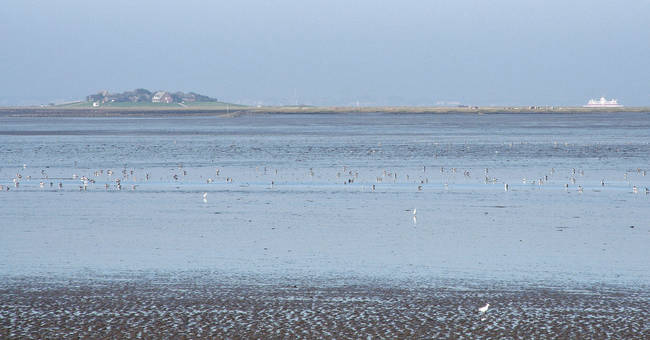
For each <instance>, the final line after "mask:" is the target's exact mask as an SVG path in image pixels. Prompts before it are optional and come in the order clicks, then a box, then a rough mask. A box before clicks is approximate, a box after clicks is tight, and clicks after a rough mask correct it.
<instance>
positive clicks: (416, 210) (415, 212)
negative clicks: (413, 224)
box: [413, 208, 418, 216]
mask: <svg viewBox="0 0 650 340" xmlns="http://www.w3.org/2000/svg"><path fill="white" fill-rule="evenodd" d="M417 213H418V209H416V208H413V216H415V215H417Z"/></svg>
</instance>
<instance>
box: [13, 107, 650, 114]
mask: <svg viewBox="0 0 650 340" xmlns="http://www.w3.org/2000/svg"><path fill="white" fill-rule="evenodd" d="M623 112H627V113H635V112H636V113H650V107H647V106H645V107H603V108H594V107H575V106H573V107H572V106H554V107H548V106H542V107H534V106H507V107H506V106H485V107H476V106H475V107H418V106H375V107H351V106H268V107H252V106H251V107H249V106H232V107H227V106H226V107H224V106H223V105H219V106H215V107H210V106H203V107H167V106H161V107H110V108H109V107H100V108H73V107H57V106H49V107H0V117H2V116H4V117H7V116H10V117H122V116H124V117H138V116H141V117H168V116H218V117H233V116H238V115H242V114H372V113H391V114H534V113H537V114H553V113H560V114H585V113H623Z"/></svg>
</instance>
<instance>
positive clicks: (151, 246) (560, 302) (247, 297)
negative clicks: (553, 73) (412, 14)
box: [0, 112, 650, 338]
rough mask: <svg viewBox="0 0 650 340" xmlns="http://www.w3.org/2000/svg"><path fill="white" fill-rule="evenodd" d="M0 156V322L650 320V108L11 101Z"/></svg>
mask: <svg viewBox="0 0 650 340" xmlns="http://www.w3.org/2000/svg"><path fill="white" fill-rule="evenodd" d="M0 155H1V156H2V157H1V158H0V186H1V187H0V188H1V189H2V190H1V191H0V205H1V206H2V217H1V220H2V223H0V235H1V236H0V258H2V259H4V260H3V261H2V262H0V327H1V328H0V335H2V337H7V338H29V337H34V338H39V337H68V336H80V337H84V336H88V337H136V338H137V337H141V338H147V337H161V336H162V337H167V336H169V337H180V336H185V337H188V338H195V337H228V338H237V337H264V338H266V337H279V338H285V337H308V338H311V337H336V338H360V337H363V338H366V337H371V338H374V337H399V338H405V337H406V338H408V337H412V338H417V337H458V336H467V337H506V338H507V337H531V336H532V337H583V336H584V337H588V338H601V337H615V338H620V337H624V338H625V337H633V338H636V337H640V338H643V337H648V334H649V332H650V330H649V329H650V326H649V325H648V322H647V321H646V320H645V319H646V318H644V316H645V315H647V314H648V311H649V309H650V298H649V296H648V293H647V292H648V287H649V285H650V262H649V261H648V260H647V259H648V257H649V255H650V253H648V250H647V244H648V242H649V241H650V225H649V224H648V221H650V209H648V205H649V204H650V194H648V193H649V191H648V189H647V188H649V187H650V176H647V171H649V170H650V168H649V165H648V159H649V157H650V114H649V113H647V112H631V113H620V112H619V113H595V114H591V113H584V114H580V115H567V114H553V113H549V114H525V113H521V114H516V115H489V114H488V115H468V114H452V113H450V114H445V115H435V114H406V113H405V114H399V115H396V114H392V113H367V114H363V115H355V114H340V115H331V114H316V113H309V114H298V113H290V114H282V113H277V114H273V115H263V114H262V115H261V114H248V113H242V114H238V115H229V116H225V117H217V116H212V117H206V116H186V115H176V116H175V115H169V116H164V117H160V116H148V117H137V116H129V117H29V116H19V117H18V116H10V115H3V116H0ZM486 303H490V309H489V310H488V312H486V313H485V314H481V313H479V312H478V308H479V307H481V306H483V305H484V304H486Z"/></svg>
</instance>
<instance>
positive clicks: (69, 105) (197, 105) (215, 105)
mask: <svg viewBox="0 0 650 340" xmlns="http://www.w3.org/2000/svg"><path fill="white" fill-rule="evenodd" d="M51 107H52V108H59V109H65V108H71V109H77V108H80V109H102V108H124V109H159V108H161V109H179V108H180V109H183V108H222V107H223V108H227V107H241V105H236V104H230V103H224V102H188V103H181V104H179V103H172V104H165V103H148V102H141V103H130V102H112V103H110V102H109V103H103V104H101V105H99V106H93V103H92V102H85V101H82V102H75V103H66V104H61V105H54V106H51Z"/></svg>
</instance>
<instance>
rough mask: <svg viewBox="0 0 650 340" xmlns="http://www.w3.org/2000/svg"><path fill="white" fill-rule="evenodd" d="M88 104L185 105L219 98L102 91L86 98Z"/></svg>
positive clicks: (167, 93) (174, 93) (196, 95)
mask: <svg viewBox="0 0 650 340" xmlns="http://www.w3.org/2000/svg"><path fill="white" fill-rule="evenodd" d="M86 102H87V103H91V104H92V106H94V107H98V106H102V105H105V104H111V103H127V104H145V103H146V104H185V103H188V104H190V103H196V102H203V103H217V102H219V101H218V100H217V98H212V97H208V96H205V95H202V94H198V93H194V92H188V93H185V92H180V91H178V92H169V91H156V92H151V91H149V90H147V89H135V90H133V91H125V92H121V93H110V92H108V91H100V92H97V93H96V94H91V95H89V96H86Z"/></svg>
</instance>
